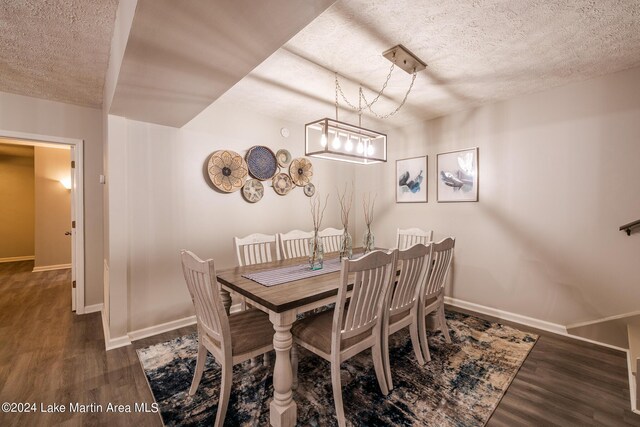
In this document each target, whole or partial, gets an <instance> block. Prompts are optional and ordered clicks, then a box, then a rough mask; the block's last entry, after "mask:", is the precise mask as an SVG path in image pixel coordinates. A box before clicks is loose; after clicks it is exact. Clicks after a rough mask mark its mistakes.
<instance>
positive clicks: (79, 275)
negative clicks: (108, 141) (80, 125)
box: [0, 130, 85, 314]
mask: <svg viewBox="0 0 640 427" xmlns="http://www.w3.org/2000/svg"><path fill="white" fill-rule="evenodd" d="M1 143H5V144H12V145H15V146H30V147H34V150H36V149H38V148H56V149H60V148H64V149H65V151H67V150H68V154H69V157H68V158H69V161H70V165H69V166H70V171H71V173H70V175H69V177H68V179H66V177H61V179H60V182H59V183H56V185H60V186H64V187H65V188H66V187H67V186H68V187H69V188H68V191H69V192H70V199H71V201H70V204H71V212H70V222H69V224H68V227H65V228H66V229H65V230H64V233H65V234H66V235H67V236H68V237H70V239H71V265H70V266H71V290H70V293H71V307H72V310H73V311H75V312H76V314H84V313H85V298H84V295H85V274H84V271H85V268H84V209H83V206H84V201H83V187H84V186H83V183H84V181H83V140H80V139H73V138H60V137H53V136H45V135H36V134H27V133H21V132H11V131H3V130H0V144H1ZM56 151H57V150H56ZM54 179H56V178H54ZM62 181H66V182H62ZM67 233H68V234H67ZM68 267H69V266H68V265H65V264H59V265H53V266H49V267H46V266H45V267H41V268H38V267H35V268H34V271H46V270H47V268H48V269H56V268H68Z"/></svg>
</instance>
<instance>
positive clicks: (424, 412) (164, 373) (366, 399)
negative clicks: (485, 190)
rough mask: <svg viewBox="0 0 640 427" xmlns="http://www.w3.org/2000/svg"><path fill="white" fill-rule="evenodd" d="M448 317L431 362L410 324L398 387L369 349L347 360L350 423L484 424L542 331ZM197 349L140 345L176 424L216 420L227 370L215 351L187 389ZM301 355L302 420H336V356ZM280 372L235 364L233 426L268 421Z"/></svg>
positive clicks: (397, 360) (192, 343)
mask: <svg viewBox="0 0 640 427" xmlns="http://www.w3.org/2000/svg"><path fill="white" fill-rule="evenodd" d="M447 320H448V324H449V328H450V333H451V338H452V340H453V342H452V343H451V344H447V343H446V342H445V341H444V338H443V337H442V335H441V334H440V333H439V332H431V333H429V349H430V351H431V362H428V363H427V364H426V365H425V366H424V367H421V366H420V365H418V363H417V362H416V360H415V356H414V354H413V348H412V346H411V340H410V339H409V333H408V328H405V329H404V330H403V331H400V332H398V333H396V334H394V335H393V336H392V338H391V346H390V357H391V363H392V366H391V368H392V375H393V380H394V387H395V388H394V390H393V391H392V392H391V393H390V394H389V395H388V396H386V397H385V396H383V395H382V394H381V393H380V389H379V388H378V383H377V381H376V377H375V372H374V369H373V362H372V360H371V352H370V350H367V351H365V352H363V353H361V354H360V355H358V356H355V357H354V358H353V359H350V360H348V361H347V362H345V363H343V364H342V390H343V396H344V405H345V408H344V409H345V414H346V417H347V423H348V424H350V425H354V426H373V425H375V426H387V425H388V426H410V425H434V426H482V425H484V424H485V423H486V422H487V421H488V420H489V417H491V414H492V413H493V411H494V409H495V408H496V406H497V405H498V403H499V402H500V399H501V398H502V396H503V395H504V392H505V391H506V390H507V388H508V387H509V384H510V383H511V381H512V380H513V378H514V377H515V375H516V373H517V372H518V369H519V368H520V366H521V365H522V363H523V362H524V360H525V359H526V357H527V355H528V354H529V351H531V349H532V348H533V346H534V344H535V342H536V340H537V338H538V337H537V336H536V335H534V334H529V333H524V332H521V331H519V330H517V329H514V328H511V327H508V326H503V325H500V324H498V323H492V322H487V321H485V320H481V319H478V318H476V317H472V316H467V315H464V314H460V313H455V312H448V313H447ZM196 353H197V338H196V336H195V335H189V336H184V337H180V338H176V339H174V340H171V341H167V342H165V343H161V344H157V345H154V346H151V347H147V348H144V349H140V350H138V358H139V359H140V362H141V364H142V367H143V369H144V372H145V374H146V376H147V380H148V382H149V385H150V387H151V391H152V393H153V395H154V397H155V400H156V402H157V403H158V404H159V406H160V412H161V414H162V419H163V421H164V423H165V425H167V426H200V425H202V426H205V425H206V426H210V425H212V424H213V421H214V420H215V414H216V409H217V403H218V396H219V384H220V369H219V366H218V365H217V364H216V362H215V361H214V360H213V358H212V357H211V356H210V355H209V358H208V359H207V364H206V368H205V373H204V375H203V378H202V382H201V383H200V387H199V389H198V391H197V393H196V394H195V395H194V396H193V397H191V396H189V395H188V389H189V386H190V384H191V379H192V377H193V370H194V369H195V364H196ZM299 355H300V359H299V360H300V361H299V371H298V372H299V374H298V377H299V386H298V390H297V391H296V392H295V394H294V396H295V399H296V401H297V403H298V425H304V426H329V425H337V422H336V420H335V410H334V406H333V396H332V389H331V375H330V370H329V366H330V365H329V363H328V362H325V361H324V360H323V359H321V358H319V357H317V356H315V355H314V354H312V353H310V352H308V351H306V350H304V349H300V351H299ZM273 360H274V358H273V357H272V361H273ZM272 369H273V367H269V368H266V367H264V366H263V365H262V363H259V364H258V366H255V367H251V366H250V365H249V362H245V363H243V364H240V365H236V366H235V367H234V369H233V389H232V392H231V401H230V403H229V408H228V410H227V417H226V419H225V425H229V426H239V425H243V426H268V425H269V400H270V398H271V396H272V394H273V387H272V376H271V374H272V372H271V370H272Z"/></svg>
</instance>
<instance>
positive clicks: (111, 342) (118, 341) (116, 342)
mask: <svg viewBox="0 0 640 427" xmlns="http://www.w3.org/2000/svg"><path fill="white" fill-rule="evenodd" d="M106 316H107V313H106V311H104V310H103V311H102V331H103V333H104V347H105V350H107V351H109V350H113V349H115V348H119V347H125V346H127V345H131V340H130V339H129V336H128V335H124V336H121V337H116V338H111V333H110V332H109V322H107V317H106Z"/></svg>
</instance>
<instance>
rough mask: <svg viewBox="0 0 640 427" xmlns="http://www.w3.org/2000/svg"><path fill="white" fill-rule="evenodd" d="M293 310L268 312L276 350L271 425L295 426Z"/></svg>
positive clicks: (280, 426) (277, 426)
mask: <svg viewBox="0 0 640 427" xmlns="http://www.w3.org/2000/svg"><path fill="white" fill-rule="evenodd" d="M295 318H296V315H295V313H294V312H284V313H270V314H269V319H270V320H271V323H273V329H274V330H275V334H273V347H274V349H275V352H276V363H275V366H274V368H273V400H272V401H271V404H270V406H269V408H270V414H269V419H270V422H271V425H272V426H275V427H289V426H295V424H296V417H297V406H296V402H295V401H294V400H293V391H292V385H293V384H292V383H293V373H292V369H291V359H290V354H289V351H290V350H291V346H292V344H293V337H292V336H291V325H292V324H293V322H294V321H295Z"/></svg>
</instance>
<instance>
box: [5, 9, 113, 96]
mask: <svg viewBox="0 0 640 427" xmlns="http://www.w3.org/2000/svg"><path fill="white" fill-rule="evenodd" d="M117 5H118V2H117V0H53V1H43V0H3V1H2V2H1V3H0V91H3V92H11V93H16V94H20V95H26V96H33V97H36V98H45V99H50V100H55V101H61V102H66V103H70V104H76V105H82V106H88V107H100V106H101V105H102V88H103V85H104V78H105V73H106V70H107V65H108V61H109V49H110V46H111V34H112V32H113V23H114V20H115V13H116V8H117Z"/></svg>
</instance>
